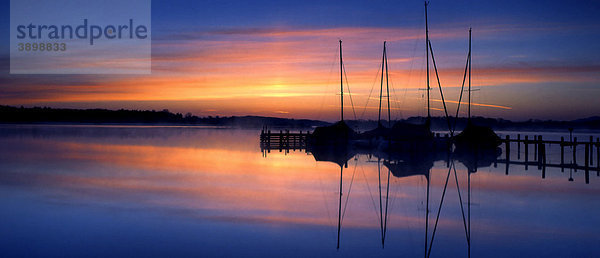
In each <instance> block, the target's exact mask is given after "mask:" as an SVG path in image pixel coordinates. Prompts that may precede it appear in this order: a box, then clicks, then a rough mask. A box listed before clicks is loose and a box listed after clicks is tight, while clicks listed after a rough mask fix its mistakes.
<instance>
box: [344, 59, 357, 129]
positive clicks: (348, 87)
mask: <svg viewBox="0 0 600 258" xmlns="http://www.w3.org/2000/svg"><path fill="white" fill-rule="evenodd" d="M342 70H343V71H344V78H345V79H346V88H347V89H348V96H350V104H351V105H352V113H353V114H354V120H356V110H354V101H353V100H352V93H351V92H350V84H349V83H348V75H346V65H344V64H342ZM342 108H343V107H342Z"/></svg>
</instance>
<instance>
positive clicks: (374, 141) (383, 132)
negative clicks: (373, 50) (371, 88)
mask: <svg viewBox="0 0 600 258" xmlns="http://www.w3.org/2000/svg"><path fill="white" fill-rule="evenodd" d="M384 73H385V80H386V92H387V93H386V94H387V95H386V96H385V97H386V98H387V106H388V112H387V113H388V127H385V126H384V125H383V124H382V123H381V105H382V101H383V80H384V77H383V75H384ZM388 78H389V76H388V65H387V51H386V42H385V41H384V42H383V56H382V59H381V85H380V88H379V113H378V116H377V128H375V129H372V130H369V131H366V132H364V133H362V134H360V137H359V138H360V139H363V140H365V139H366V140H369V143H370V145H378V143H379V142H380V141H382V140H389V136H390V129H389V125H390V123H391V121H392V120H391V113H390V87H389V81H388Z"/></svg>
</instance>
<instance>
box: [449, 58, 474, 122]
mask: <svg viewBox="0 0 600 258" xmlns="http://www.w3.org/2000/svg"><path fill="white" fill-rule="evenodd" d="M470 57H471V51H469V54H467V63H466V64H465V73H464V75H463V81H462V86H461V87H460V97H458V106H457V107H456V117H455V118H454V125H453V126H452V130H453V131H455V130H456V121H457V120H458V111H459V110H460V102H461V101H462V96H463V91H464V90H465V81H466V79H467V69H468V68H469V63H470V61H469V60H470Z"/></svg>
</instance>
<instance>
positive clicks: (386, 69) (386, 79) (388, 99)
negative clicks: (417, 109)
mask: <svg viewBox="0 0 600 258" xmlns="http://www.w3.org/2000/svg"><path fill="white" fill-rule="evenodd" d="M384 44H385V43H384ZM383 55H384V56H385V89H386V91H387V92H386V94H387V107H388V127H392V115H391V113H390V112H391V111H390V79H389V76H388V74H389V72H390V69H388V59H387V49H384V50H383ZM386 198H387V197H386ZM386 209H387V206H386Z"/></svg>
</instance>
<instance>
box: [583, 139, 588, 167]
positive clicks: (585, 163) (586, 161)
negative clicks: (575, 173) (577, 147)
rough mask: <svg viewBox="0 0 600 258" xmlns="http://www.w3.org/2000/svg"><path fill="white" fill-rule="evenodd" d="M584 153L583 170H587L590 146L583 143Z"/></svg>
mask: <svg viewBox="0 0 600 258" xmlns="http://www.w3.org/2000/svg"><path fill="white" fill-rule="evenodd" d="M584 146H585V151H584V156H585V159H584V160H585V161H584V163H583V164H584V166H585V170H587V168H588V167H589V166H590V144H589V143H585V144H584Z"/></svg>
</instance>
